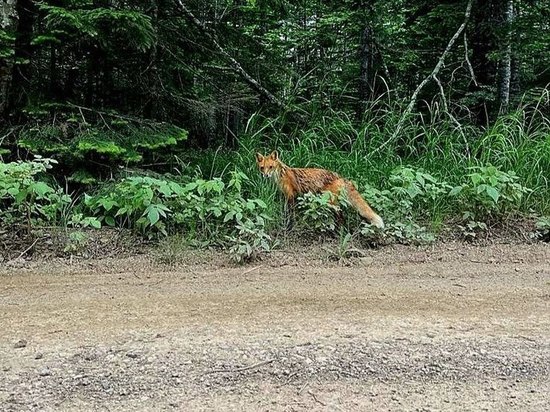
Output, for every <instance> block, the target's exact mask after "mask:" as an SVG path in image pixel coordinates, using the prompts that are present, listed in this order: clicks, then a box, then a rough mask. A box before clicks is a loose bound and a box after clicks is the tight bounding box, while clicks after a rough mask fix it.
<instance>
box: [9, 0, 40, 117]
mask: <svg viewBox="0 0 550 412" xmlns="http://www.w3.org/2000/svg"><path fill="white" fill-rule="evenodd" d="M15 10H16V13H17V16H18V24H17V28H16V31H15V46H14V61H15V64H14V65H13V69H12V75H11V87H10V90H9V92H8V93H9V95H8V108H7V110H8V113H10V114H12V115H15V116H16V117H17V116H18V115H19V114H20V112H19V109H21V108H22V107H24V106H26V105H27V103H28V101H29V94H30V85H31V77H32V71H31V61H32V55H33V49H34V48H33V46H32V44H31V41H32V35H33V28H34V21H35V19H36V14H37V10H36V5H35V4H34V1H32V0H18V1H17V2H16V6H15Z"/></svg>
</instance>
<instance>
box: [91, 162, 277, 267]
mask: <svg viewBox="0 0 550 412" xmlns="http://www.w3.org/2000/svg"><path fill="white" fill-rule="evenodd" d="M230 176H231V177H230V179H229V181H228V182H227V183H226V182H224V181H223V180H222V179H220V178H214V179H210V180H205V179H196V180H192V181H190V182H187V183H183V182H177V181H174V180H169V179H159V178H153V177H148V176H134V177H128V178H125V179H123V180H122V181H120V182H118V183H116V184H114V185H110V186H106V187H104V188H103V189H102V190H100V191H99V192H98V193H96V194H95V195H93V196H86V199H85V204H86V206H87V207H88V208H89V210H90V211H91V213H92V214H94V215H95V216H96V217H97V218H98V220H99V221H101V222H105V223H106V224H107V225H109V226H121V227H128V228H134V229H137V230H138V231H139V232H140V233H142V234H144V235H145V236H147V237H149V238H152V237H158V236H159V235H162V236H167V235H168V234H169V233H176V232H178V231H182V232H183V233H185V235H186V236H187V237H193V238H199V239H203V240H206V241H207V242H206V243H207V244H208V243H212V244H217V245H222V246H228V247H229V250H230V253H231V255H232V257H233V258H234V260H236V261H239V262H241V261H245V260H251V259H253V258H255V257H257V256H258V254H259V253H261V252H262V251H269V250H270V249H271V247H272V240H271V237H270V236H269V235H268V234H267V233H266V232H265V222H266V220H268V216H266V214H265V213H264V212H265V209H266V207H267V206H266V204H265V203H264V202H263V201H262V200H260V199H248V198H245V197H244V196H243V193H242V183H243V181H246V180H248V177H247V176H246V175H244V174H243V173H241V172H232V173H231V174H230ZM171 179H173V178H171ZM203 244H204V243H203Z"/></svg>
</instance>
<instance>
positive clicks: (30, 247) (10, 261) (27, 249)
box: [8, 237, 45, 263]
mask: <svg viewBox="0 0 550 412" xmlns="http://www.w3.org/2000/svg"><path fill="white" fill-rule="evenodd" d="M42 239H45V238H44V237H37V238H36V239H35V240H34V242H32V244H31V245H30V246H29V247H28V248H26V249H25V250H24V251H22V252H21V253H20V254H19V256H17V257H16V258H14V259H10V260H9V261H8V263H12V262H14V261H16V260H19V259H21V258H22V257H23V256H24V255H25V254H26V253H27V252H28V251H29V250H31V249H32V248H33V247H34V245H36V243H37V242H38V241H39V240H42Z"/></svg>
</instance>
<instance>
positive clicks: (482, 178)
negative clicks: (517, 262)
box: [449, 166, 530, 221]
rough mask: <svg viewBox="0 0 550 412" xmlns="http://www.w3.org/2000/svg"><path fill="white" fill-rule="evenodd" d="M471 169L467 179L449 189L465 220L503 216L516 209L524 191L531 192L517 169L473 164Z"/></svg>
mask: <svg viewBox="0 0 550 412" xmlns="http://www.w3.org/2000/svg"><path fill="white" fill-rule="evenodd" d="M469 171H470V173H468V174H467V175H466V180H467V181H466V183H463V184H461V185H458V186H455V187H453V188H452V189H451V191H450V192H449V195H450V196H451V197H455V198H456V199H457V200H458V203H459V207H460V210H461V211H463V218H464V220H470V221H480V220H487V219H495V218H501V219H502V218H504V217H505V216H507V215H509V214H510V213H514V212H516V211H517V210H518V209H519V206H520V202H521V200H522V198H523V195H525V194H526V193H528V192H530V190H529V189H527V188H526V187H525V186H523V185H522V184H521V183H519V177H518V176H517V175H516V174H515V173H514V172H513V171H509V172H503V171H501V170H498V169H497V168H496V167H494V166H481V167H480V166H476V167H470V168H469Z"/></svg>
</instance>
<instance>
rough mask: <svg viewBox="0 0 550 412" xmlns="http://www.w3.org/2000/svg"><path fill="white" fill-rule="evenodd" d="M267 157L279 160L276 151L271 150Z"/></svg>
mask: <svg viewBox="0 0 550 412" xmlns="http://www.w3.org/2000/svg"><path fill="white" fill-rule="evenodd" d="M269 157H271V158H272V159H273V160H279V152H277V150H273V151H272V152H271V154H270V155H269Z"/></svg>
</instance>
